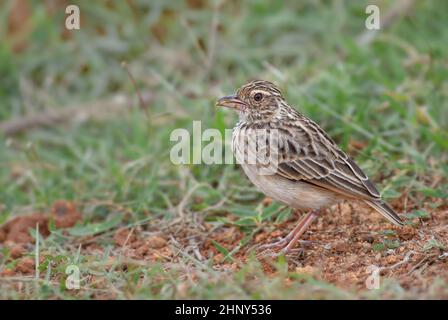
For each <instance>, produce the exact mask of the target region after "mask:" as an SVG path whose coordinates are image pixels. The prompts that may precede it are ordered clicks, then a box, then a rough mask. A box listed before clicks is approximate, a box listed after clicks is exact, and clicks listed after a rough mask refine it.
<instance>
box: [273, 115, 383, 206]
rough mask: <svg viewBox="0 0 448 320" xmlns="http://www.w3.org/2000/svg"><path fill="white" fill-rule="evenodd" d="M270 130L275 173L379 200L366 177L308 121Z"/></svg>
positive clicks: (305, 119) (300, 121)
mask: <svg viewBox="0 0 448 320" xmlns="http://www.w3.org/2000/svg"><path fill="white" fill-rule="evenodd" d="M270 129H271V130H272V129H277V131H276V134H277V135H278V154H279V157H278V159H279V160H278V166H277V172H276V174H278V175H280V176H283V177H285V178H287V179H290V180H301V181H306V182H309V183H312V184H314V185H317V186H320V187H322V188H324V189H328V190H332V191H333V192H335V193H339V194H342V195H345V196H348V197H354V198H360V199H366V200H380V194H379V192H378V190H377V189H376V187H375V185H374V184H373V183H372V182H371V181H370V180H369V178H368V177H367V175H366V174H365V173H364V172H363V171H362V170H361V169H360V168H359V167H358V165H357V164H356V163H355V162H354V161H353V160H352V159H350V157H348V156H347V155H346V154H345V153H344V152H343V151H342V150H340V149H339V147H338V146H337V145H336V143H335V142H334V141H333V140H332V139H331V138H330V137H329V136H328V135H327V134H326V133H325V132H324V131H323V130H322V129H321V128H320V127H319V126H318V125H317V124H316V123H315V122H313V121H312V120H310V119H308V118H305V117H303V118H300V119H299V120H295V121H291V122H290V123H288V124H286V125H285V124H282V125H281V126H277V128H275V125H274V127H272V126H271V128H270Z"/></svg>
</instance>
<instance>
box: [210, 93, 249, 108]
mask: <svg viewBox="0 0 448 320" xmlns="http://www.w3.org/2000/svg"><path fill="white" fill-rule="evenodd" d="M216 106H218V107H226V108H232V109H236V110H239V111H242V110H244V109H245V108H246V107H247V105H246V103H245V102H244V101H243V100H241V99H239V98H238V97H237V96H226V97H222V98H221V99H219V100H218V101H217V102H216Z"/></svg>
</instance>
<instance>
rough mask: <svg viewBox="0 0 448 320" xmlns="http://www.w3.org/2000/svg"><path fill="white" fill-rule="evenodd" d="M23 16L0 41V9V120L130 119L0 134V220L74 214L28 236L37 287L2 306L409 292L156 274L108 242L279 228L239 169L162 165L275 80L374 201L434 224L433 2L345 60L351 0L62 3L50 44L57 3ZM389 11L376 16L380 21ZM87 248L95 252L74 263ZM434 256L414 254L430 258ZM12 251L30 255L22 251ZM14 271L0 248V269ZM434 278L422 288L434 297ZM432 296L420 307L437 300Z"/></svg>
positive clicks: (254, 275)
mask: <svg viewBox="0 0 448 320" xmlns="http://www.w3.org/2000/svg"><path fill="white" fill-rule="evenodd" d="M26 3H28V5H27V6H28V14H27V15H26V17H25V18H24V19H23V23H21V24H20V23H19V24H16V25H14V24H13V26H11V22H10V23H9V24H8V21H12V20H13V19H14V18H13V16H14V14H17V12H18V11H20V12H27V10H26V8H25V7H22V8H20V10H19V9H17V8H15V5H14V1H5V2H4V3H2V4H1V5H0V12H1V13H0V15H1V19H0V21H1V22H0V23H1V24H2V25H1V26H0V39H2V41H1V42H0V73H1V74H2V79H1V80H0V122H1V121H9V120H11V119H17V118H20V117H23V116H29V115H36V114H42V113H44V112H47V111H48V110H59V109H62V108H67V107H72V106H82V105H85V104H89V103H91V102H95V101H100V100H103V99H112V100H111V101H114V100H113V99H114V97H115V98H116V96H117V95H124V96H128V97H131V99H132V105H133V106H134V108H131V107H130V108H129V109H126V112H125V113H124V114H123V113H122V114H120V115H117V116H114V115H113V114H112V115H109V116H108V117H107V119H106V120H104V119H103V120H101V119H96V120H87V121H83V120H82V119H78V120H74V121H70V123H61V124H60V125H53V126H51V127H46V128H38V129H36V130H29V131H26V132H24V133H21V134H19V135H13V136H3V137H1V139H0V190H1V192H0V223H1V222H4V221H6V220H8V219H10V218H11V217H14V216H17V215H23V214H28V213H31V212H48V211H49V210H50V208H51V207H52V205H53V203H54V202H55V201H57V200H59V199H64V200H67V201H74V202H75V203H76V204H77V205H78V207H79V208H78V209H79V210H80V211H81V212H82V214H83V219H82V222H81V223H80V225H77V226H75V227H74V228H72V229H70V232H68V233H67V232H61V231H60V230H57V229H52V230H50V231H51V235H50V236H49V237H47V238H42V239H40V255H41V257H45V259H44V261H41V265H40V278H39V280H36V279H34V278H33V277H32V276H31V277H28V276H26V275H15V276H14V277H10V278H6V277H5V278H4V279H3V280H2V279H0V286H1V287H3V288H5V290H3V289H2V290H1V293H0V297H1V298H12V299H14V298H33V299H46V298H50V297H58V298H97V297H101V296H102V295H103V294H104V295H106V297H110V295H109V294H110V292H112V293H113V297H115V298H122V299H128V298H155V299H165V298H182V297H190V298H216V299H221V298H380V297H395V298H406V297H418V296H419V294H421V293H419V292H418V291H415V292H414V291H412V290H408V291H406V290H403V289H402V287H401V286H400V284H398V283H395V282H391V283H387V284H386V285H385V286H384V288H382V289H381V290H380V291H375V292H369V291H362V292H359V291H357V290H354V289H344V288H340V287H338V286H336V285H334V284H331V283H329V282H327V281H324V280H316V278H314V277H309V276H306V275H305V276H304V275H300V274H297V273H295V272H291V271H288V270H287V268H286V270H285V266H284V265H281V263H280V265H277V264H276V265H275V266H274V268H275V270H277V271H276V272H274V273H273V275H272V276H269V277H266V276H264V275H263V272H262V271H261V268H260V265H259V262H257V261H256V259H249V261H247V263H243V264H242V265H241V264H238V268H237V269H238V271H237V272H232V271H231V270H219V269H217V268H216V266H214V265H213V259H212V258H210V259H205V260H204V261H198V259H196V258H195V257H194V256H190V254H189V253H188V255H182V253H181V252H180V251H179V252H178V253H176V254H178V259H177V260H176V263H173V264H166V263H162V262H156V263H151V264H148V263H145V262H142V261H138V260H135V259H134V260H132V261H130V260H129V258H128V257H126V256H125V255H123V254H120V249H117V248H116V246H115V245H114V241H113V235H114V232H115V231H116V230H117V229H118V228H119V227H123V226H126V227H128V228H142V230H143V231H142V232H148V231H147V230H152V229H150V228H149V229H146V227H147V226H148V225H149V226H152V224H153V223H155V222H158V221H162V225H166V224H169V223H170V222H172V221H177V220H176V219H177V218H178V216H179V214H183V215H184V216H187V217H189V218H188V219H190V217H196V218H197V219H198V220H201V221H202V220H205V221H206V222H208V223H210V224H212V225H213V226H214V227H216V228H218V227H219V226H228V225H230V224H232V225H237V226H238V228H239V229H240V230H242V231H243V232H244V234H245V235H246V236H247V237H248V238H247V239H246V240H247V241H249V239H252V236H253V235H254V234H255V230H258V229H259V228H265V227H266V224H265V222H266V221H267V222H268V223H267V225H269V221H275V219H280V220H281V221H285V220H287V218H288V215H289V211H286V212H285V213H284V214H283V215H282V216H280V217H279V216H278V212H277V209H278V207H268V208H265V207H263V206H261V205H260V200H261V199H262V195H260V194H259V193H258V192H257V191H256V190H255V188H254V187H253V186H252V185H251V184H250V183H249V182H248V180H247V179H246V178H245V177H243V175H242V174H241V171H240V169H239V168H238V166H236V165H235V166H233V165H185V166H175V165H173V164H171V162H170V161H169V152H170V148H171V147H172V145H173V142H171V141H170V139H169V137H170V133H171V132H172V130H173V129H175V128H186V129H188V130H189V131H191V130H192V121H193V120H200V121H202V128H203V129H206V128H218V129H219V130H221V131H223V130H224V128H232V127H233V125H234V123H235V122H236V115H234V114H232V113H229V112H223V111H222V110H217V109H216V108H215V107H214V102H215V100H216V99H217V97H220V96H222V95H224V94H229V93H232V92H234V91H235V90H236V89H237V87H239V86H240V85H242V84H243V83H245V82H246V81H248V80H249V79H253V78H263V79H267V80H271V81H273V82H275V83H277V84H278V85H279V86H280V87H281V88H282V90H283V91H284V93H285V95H286V97H287V99H288V101H289V102H290V103H291V104H293V105H295V106H297V108H298V109H299V110H300V111H301V112H303V113H304V114H306V115H308V116H310V117H311V118H312V119H314V120H315V121H316V122H318V123H319V124H320V125H321V126H322V127H323V128H325V130H326V131H327V132H328V133H329V134H330V135H331V136H332V137H333V138H334V139H335V140H336V141H337V142H338V143H339V144H340V146H341V147H342V148H343V149H344V150H347V151H348V152H349V153H350V154H351V155H352V156H353V157H354V158H355V159H356V160H357V162H358V163H359V164H360V165H361V167H362V168H363V169H365V171H366V172H367V173H368V175H369V176H370V177H372V179H373V180H374V181H377V182H378V186H379V188H380V189H381V190H382V193H383V196H384V197H385V199H387V200H394V199H402V198H403V197H404V198H406V202H405V205H404V208H403V209H404V212H411V211H413V210H414V209H416V208H420V207H422V206H425V205H428V204H429V203H431V202H432V203H436V204H435V206H437V203H439V204H438V206H439V207H441V208H442V209H443V204H444V203H445V206H446V199H447V197H448V194H447V186H448V182H447V181H446V178H444V177H446V176H447V174H448V161H447V160H448V159H447V150H448V132H447V129H446V128H447V126H448V109H447V106H446V105H447V102H448V86H447V81H446V80H447V79H448V68H447V67H448V65H447V61H446V57H447V56H448V45H447V43H448V29H447V28H445V25H446V21H447V18H448V6H447V4H445V3H442V2H436V1H426V2H417V3H416V4H415V6H414V9H413V10H412V13H411V14H410V15H409V16H405V17H398V18H396V21H394V23H393V24H392V25H390V26H389V27H387V28H385V29H383V30H381V31H380V32H379V34H378V36H377V37H376V38H375V39H374V41H373V42H372V43H371V44H369V45H366V46H359V45H357V43H356V39H357V37H358V36H359V35H360V34H362V33H363V32H365V28H364V19H365V13H364V9H365V7H366V5H367V3H368V1H356V2H349V3H345V2H341V1H334V2H328V3H327V2H322V1H303V2H302V1H301V2H294V1H290V2H287V4H288V6H285V7H283V6H281V5H280V4H268V3H267V2H264V1H247V2H244V4H240V5H237V4H235V3H231V2H218V1H215V2H214V1H210V2H206V1H186V2H184V3H176V4H175V3H174V2H170V1H151V2H150V3H146V2H144V1H127V2H124V1H123V2H122V1H95V2H91V3H89V5H86V4H85V3H84V2H82V1H74V3H77V4H78V5H79V7H80V9H81V17H82V20H81V29H80V30H78V31H65V30H64V27H63V26H64V11H65V5H64V4H63V2H61V3H60V4H57V5H51V4H50V2H48V3H46V2H35V1H30V2H26ZM392 4H393V2H392V1H379V2H378V5H379V6H380V9H381V13H382V14H384V13H385V12H386V11H387V10H388V9H389V8H390V7H391V6H392ZM123 61H127V63H128V65H129V69H130V71H131V73H132V74H133V77H134V78H135V79H136V82H137V86H138V87H139V88H140V90H141V91H142V92H145V93H149V94H151V97H152V101H151V103H150V104H149V106H148V113H149V116H148V117H145V116H144V114H143V113H142V111H141V110H140V109H139V108H138V99H137V96H136V94H135V88H134V86H133V84H132V82H131V81H130V79H129V77H128V75H127V72H126V70H125V69H124V68H123V67H122V62H123ZM357 145H362V146H363V147H362V150H359V148H356V146H357ZM354 146H355V147H354ZM434 199H442V202H441V203H442V204H440V201H439V202H437V201H433V200H434ZM275 205H276V204H274V206H275ZM433 209H437V208H433ZM414 218H421V217H420V216H417V217H414ZM277 222H278V221H277ZM188 223H190V222H188ZM50 229H51V228H50ZM175 235H176V234H174V236H175ZM86 237H87V238H89V237H93V239H95V241H96V242H97V244H98V246H99V247H100V248H101V250H100V251H98V252H96V253H95V252H93V253H92V252H91V251H83V250H82V251H81V252H80V251H78V248H79V244H80V243H84V242H85V241H86V240H85V239H86ZM388 241H392V242H393V243H395V242H394V240H388ZM392 242H391V243H392ZM434 243H438V241H437V240H434V242H431V243H430V244H429V245H431V246H436V247H440V246H442V247H443V244H440V246H439V245H434ZM243 244H244V243H243ZM384 246H386V247H387V245H384ZM33 247H34V246H33ZM215 249H217V252H216V253H221V254H223V253H225V255H226V256H228V258H229V259H230V252H231V251H232V250H233V249H235V248H234V247H231V248H225V247H222V246H221V245H220V243H219V241H216V246H215ZM225 250H227V252H226V251H225ZM187 252H188V250H187ZM236 253H237V252H233V253H232V255H234V254H236ZM27 254H28V255H29V256H31V257H33V258H34V251H33V250H31V251H29V252H28V253H27ZM375 254H376V253H372V255H375ZM229 259H228V260H229ZM232 259H233V258H232ZM14 263H17V259H11V258H10V257H9V253H8V249H7V248H6V246H3V254H0V270H2V269H8V268H9V269H11V268H13V267H14V266H13V265H14ZM73 263H76V264H78V265H79V266H80V269H81V273H82V278H83V281H84V282H83V283H84V284H85V285H84V287H83V289H82V290H80V291H78V292H73V291H69V290H65V288H64V281H65V277H66V275H65V273H64V270H65V267H66V266H67V265H70V264H73ZM234 263H236V262H234ZM229 264H231V263H229ZM49 266H50V267H49ZM192 270H193V271H194V272H193V271H192ZM47 280H48V281H47ZM437 281H439V280H437ZM437 281H435V282H434V283H433V284H432V285H431V286H432V287H431V288H443V287H444V286H446V284H444V282H443V281H442V282H437ZM20 283H21V285H20V286H21V287H20V288H19V289H17V285H18V284H20ZM286 283H287V284H286ZM431 288H430V289H427V290H426V294H425V295H423V297H434V298H437V297H440V291H438V289H434V290H433V291H431V290H432V289H431ZM431 292H436V293H431ZM445 294H446V292H445Z"/></svg>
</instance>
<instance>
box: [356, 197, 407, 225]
mask: <svg viewBox="0 0 448 320" xmlns="http://www.w3.org/2000/svg"><path fill="white" fill-rule="evenodd" d="M364 202H365V203H367V204H368V205H369V206H371V207H372V208H374V209H375V210H376V211H378V212H379V213H381V214H382V215H383V216H384V217H385V218H386V219H387V220H389V221H390V222H392V223H393V224H394V225H396V226H404V223H403V220H401V218H400V217H399V216H398V214H397V213H396V212H395V211H394V209H392V208H391V207H390V206H389V205H388V204H387V203H386V202H384V201H371V200H364Z"/></svg>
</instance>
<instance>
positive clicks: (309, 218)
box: [282, 211, 318, 253]
mask: <svg viewBox="0 0 448 320" xmlns="http://www.w3.org/2000/svg"><path fill="white" fill-rule="evenodd" d="M317 216H318V214H317V212H316V211H311V212H309V213H307V214H306V216H305V217H303V218H302V220H300V222H301V223H300V224H299V225H300V227H299V228H298V229H297V227H296V228H294V230H293V231H296V232H295V233H294V236H293V238H292V239H291V240H290V241H289V243H288V244H287V245H286V247H284V248H283V249H282V252H283V253H288V252H289V251H290V250H291V248H292V247H294V245H295V244H296V242H297V241H298V240H299V238H300V237H301V236H302V235H303V234H304V233H305V231H306V230H307V229H308V227H309V226H310V225H311V224H312V223H313V221H314V220H315V219H316V218H317ZM296 229H297V230H296Z"/></svg>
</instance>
